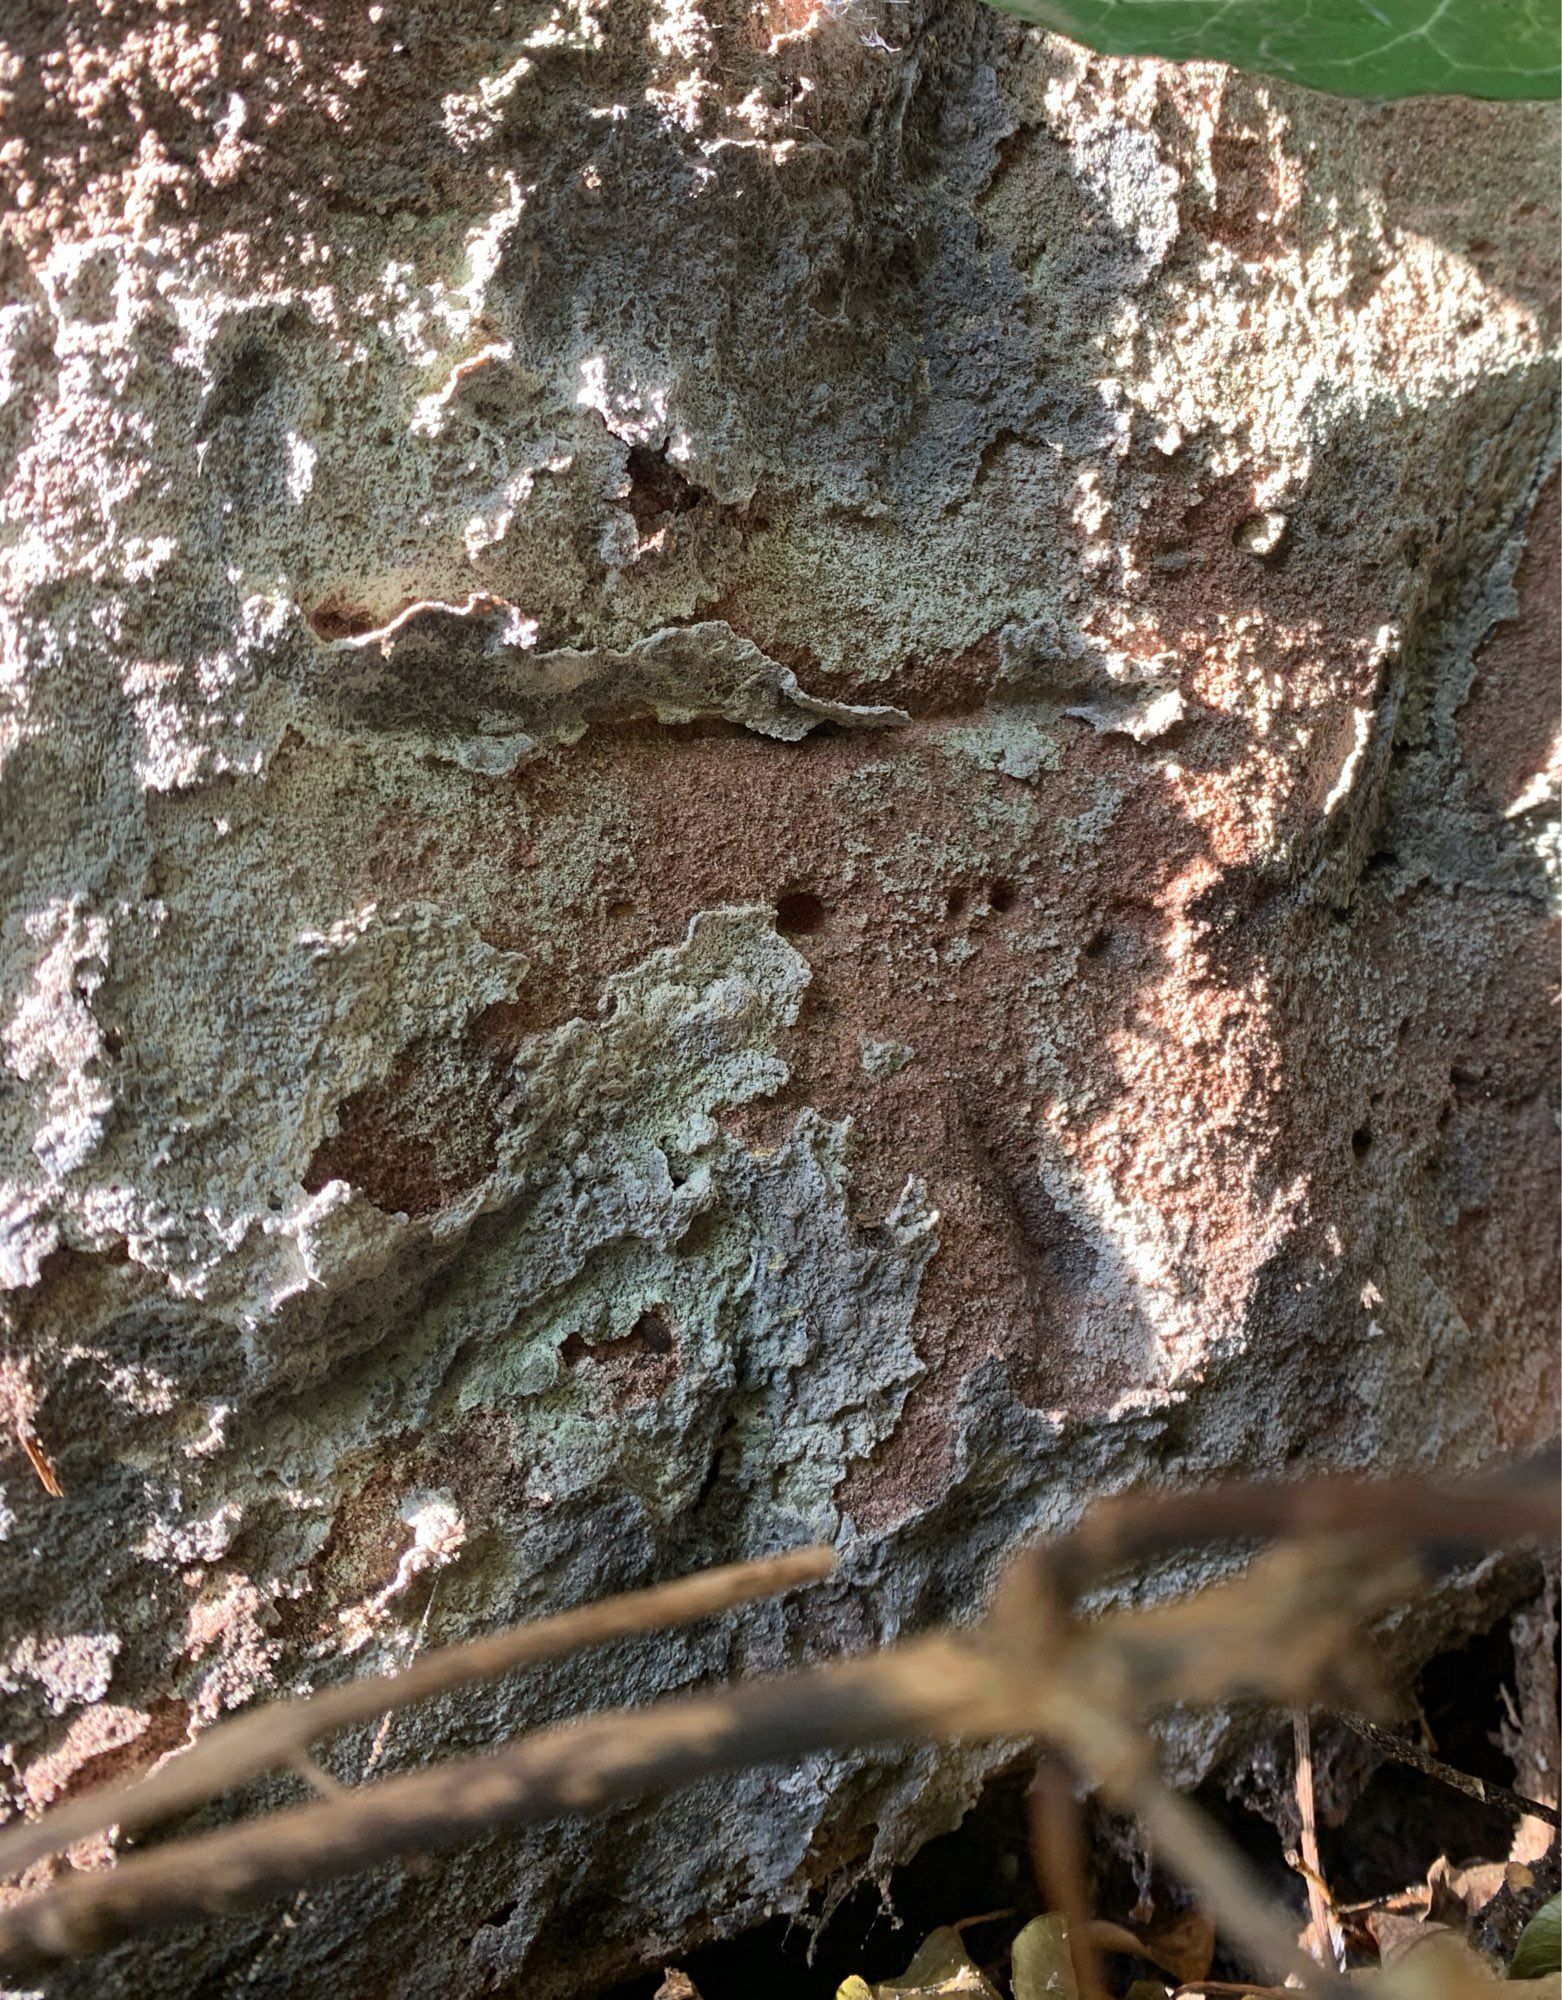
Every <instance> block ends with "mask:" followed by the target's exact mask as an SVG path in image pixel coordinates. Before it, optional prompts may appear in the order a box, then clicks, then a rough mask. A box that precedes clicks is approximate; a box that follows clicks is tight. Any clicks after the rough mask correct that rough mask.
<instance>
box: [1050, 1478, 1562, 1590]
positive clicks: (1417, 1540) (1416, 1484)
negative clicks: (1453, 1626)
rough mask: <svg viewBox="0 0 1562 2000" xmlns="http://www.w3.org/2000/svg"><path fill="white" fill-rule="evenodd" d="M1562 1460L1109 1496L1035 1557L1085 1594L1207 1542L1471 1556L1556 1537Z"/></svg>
mask: <svg viewBox="0 0 1562 2000" xmlns="http://www.w3.org/2000/svg"><path fill="white" fill-rule="evenodd" d="M1559 1463H1562V1462H1559V1459H1558V1455H1557V1453H1556V1452H1554V1451H1548V1452H1543V1453H1541V1454H1539V1455H1538V1456H1537V1457H1534V1458H1529V1459H1523V1460H1520V1461H1518V1462H1517V1463H1515V1464H1511V1465H1506V1466H1503V1467H1501V1468H1500V1469H1499V1470H1498V1471H1496V1472H1492V1473H1487V1474H1485V1475H1483V1476H1481V1477H1480V1478H1476V1479H1469V1480H1461V1481H1455V1482H1451V1483H1449V1484H1447V1485H1435V1484H1432V1483H1430V1482H1428V1481H1426V1480H1422V1479H1381V1480H1373V1479H1354V1478H1330V1479H1305V1480H1296V1481H1284V1480H1281V1481H1272V1482H1259V1481H1250V1480H1225V1481H1221V1482H1218V1483H1217V1484H1215V1485H1212V1486H1204V1487H1195V1488H1194V1489H1193V1490H1192V1491H1189V1492H1182V1493H1175V1492H1174V1493H1163V1492H1154V1491H1144V1492H1138V1493H1128V1494H1120V1495H1117V1496H1115V1497H1114V1498H1112V1499H1108V1500H1103V1501H1101V1502H1099V1503H1098V1504H1097V1505H1096V1506H1095V1507H1092V1508H1091V1510H1090V1512H1089V1513H1088V1514H1087V1515H1086V1516H1085V1518H1084V1519H1083V1520H1082V1521H1081V1522H1080V1524H1079V1526H1078V1527H1077V1528H1075V1529H1074V1530H1073V1531H1072V1532H1071V1533H1069V1534H1067V1535H1063V1536H1060V1537H1058V1538H1057V1539H1056V1540H1055V1541H1052V1542H1048V1543H1044V1544H1043V1545H1042V1546H1041V1547H1040V1548H1039V1549H1036V1550H1033V1551H1032V1552H1031V1554H1030V1556H1029V1558H1026V1560H1029V1561H1031V1562H1034V1563H1037V1564H1039V1565H1042V1566H1044V1567H1045V1569H1046V1571H1047V1573H1048V1575H1049V1577H1050V1579H1051V1580H1052V1583H1053V1585H1054V1587H1055V1588H1057V1589H1059V1590H1061V1591H1062V1592H1063V1593H1064V1594H1065V1595H1068V1596H1073V1595H1076V1594H1077V1593H1078V1592H1079V1591H1080V1590H1082V1589H1084V1588H1086V1587H1087V1586H1088V1585H1090V1584H1093V1583H1095V1582H1098V1581H1099V1580H1100V1579H1101V1578H1102V1577H1103V1576H1105V1575H1107V1574H1109V1573H1110V1572H1111V1571H1112V1570H1114V1569H1118V1568H1121V1567H1122V1566H1123V1565H1124V1564H1126V1563H1129V1562H1135V1561H1142V1560H1144V1559H1146V1558H1149V1557H1153V1556H1159V1555H1167V1554H1170V1553H1172V1552H1174V1551H1176V1550H1179V1549H1188V1548H1192V1547H1195V1546H1197V1545H1199V1544H1201V1543H1211V1542H1232V1541H1238V1542H1242V1541H1246V1542H1258V1541H1271V1540H1274V1539H1275V1538H1276V1537H1278V1536H1282V1535H1283V1536H1295V1537H1304V1536H1310V1535H1330V1534H1338V1533H1340V1532H1343V1531H1347V1530H1360V1529H1363V1528H1367V1527H1370V1528H1373V1529H1375V1530H1376V1531H1377V1532H1379V1533H1380V1534H1381V1535H1383V1536H1384V1537H1385V1538H1386V1539H1389V1540H1399V1541H1402V1542H1404V1543H1405V1544H1406V1545H1408V1546H1410V1547H1414V1548H1433V1547H1444V1548H1447V1549H1448V1550H1450V1551H1451V1552H1459V1553H1463V1552H1464V1551H1467V1550H1470V1549H1488V1548H1496V1547H1500V1546H1501V1545H1503V1544H1504V1543H1506V1542H1512V1541H1517V1540H1520V1539H1522V1538H1523V1537H1525V1536H1527V1535H1537V1536H1542V1537H1544V1538H1546V1539H1548V1540H1553V1541H1554V1540H1555V1538H1556V1532H1557V1479H1558V1471H1559Z"/></svg>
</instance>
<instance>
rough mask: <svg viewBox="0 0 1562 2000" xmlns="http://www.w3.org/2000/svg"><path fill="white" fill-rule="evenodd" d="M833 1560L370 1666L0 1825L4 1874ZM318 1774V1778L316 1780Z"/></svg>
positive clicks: (687, 1586)
mask: <svg viewBox="0 0 1562 2000" xmlns="http://www.w3.org/2000/svg"><path fill="white" fill-rule="evenodd" d="M834 1563H835V1556H834V1553H833V1551H831V1550H830V1549H826V1548H812V1549H797V1550H794V1551H793V1552H792V1553H790V1554H788V1555H781V1556H769V1557H766V1558H764V1559H763V1560H762V1561H759V1562H749V1563H734V1564H731V1565H728V1566H727V1567H725V1568H721V1569H709V1570H704V1571H702V1572H701V1573H700V1574H699V1575H697V1576H686V1577H680V1578H678V1579H677V1580H676V1581H675V1582H672V1583H660V1584H655V1585H653V1586H651V1588H649V1589H647V1590H632V1591H626V1592H625V1593H624V1594H623V1595H622V1596H619V1597H609V1598H604V1599H603V1600H602V1601H601V1602H600V1603H598V1604H585V1605H581V1606H579V1607H578V1608H576V1609H575V1610H573V1611H562V1612H559V1613H558V1614H557V1615H556V1616H555V1617H552V1618H540V1619H538V1620H536V1622H535V1623H533V1624H530V1625H516V1626H513V1627H511V1628H510V1629H509V1630H507V1631H503V1632H495V1633H491V1634H490V1635H489V1636H488V1637H487V1638H484V1639H474V1640H473V1641H472V1642H471V1643H470V1644H468V1645H464V1646H447V1647H445V1648H443V1649H442V1650H441V1651H439V1652H434V1653H426V1654H425V1655H424V1656H423V1658H422V1659H421V1660H418V1661H417V1662H415V1664H413V1665H412V1666H409V1667H404V1668H402V1670H401V1671H400V1672H399V1673H390V1674H375V1675H371V1676H368V1677H366V1678H365V1679H363V1680H357V1681H349V1682H347V1683H346V1685H345V1686H343V1687H335V1688H323V1689H321V1690H320V1692H319V1693H317V1694H312V1695H305V1696H303V1697H301V1698H300V1699H298V1700H295V1701H277V1702H271V1703H269V1704H268V1705H267V1706H266V1707H264V1708H259V1709H256V1710H255V1711H254V1712H253V1713H251V1714H249V1715H239V1716H235V1717H234V1718H233V1719H232V1720H231V1721H228V1722H221V1723H218V1724H217V1725H216V1726H215V1727H214V1728H212V1729H208V1730H207V1731H206V1733H205V1734H204V1735H203V1736H202V1737H201V1738H200V1740H199V1741H198V1742H197V1743H194V1744H192V1746H191V1747H190V1748H189V1749H188V1750H186V1751H184V1752H183V1753H182V1754H181V1755H179V1756H177V1757H174V1758H172V1759H170V1761H169V1762H168V1763H166V1764H164V1765H162V1766H161V1767H160V1768H159V1769H157V1770H155V1771H153V1772H150V1773H149V1774H148V1775H147V1776H145V1777H142V1778H132V1779H127V1780H126V1781H125V1782H124V1783H122V1784H118V1785H106V1786H104V1787H103V1788H102V1789H101V1790H98V1791H94V1792H88V1793H85V1794H84V1795H83V1796H82V1797H80V1798H76V1799H69V1800H67V1801H66V1802H65V1803H64V1804H63V1805H59V1806H56V1807H55V1808H54V1809H53V1811H52V1812H47V1813H44V1814H43V1815H42V1817H41V1818H39V1819H37V1820H34V1821H33V1822H31V1823H30V1824H26V1825H22V1826H16V1827H11V1828H8V1829H7V1830H6V1831H5V1832H3V1833H0V1878H4V1877H5V1876H7V1875H17V1874H20V1873H21V1871H22V1870H23V1869H24V1868H28V1867H31V1865H32V1863H33V1862H34V1861H37V1860H39V1859H40V1858H41V1857H42V1856H44V1855H46V1854H58V1853H59V1852H60V1851H61V1850H62V1849H64V1848H66V1847H69V1846H70V1845H71V1843H72V1842H73V1841H77V1840H83V1839H85V1838H86V1837H87V1835H89V1834H93V1833H100V1832H101V1831H102V1830H103V1829H104V1828H105V1827H109V1826H118V1827H119V1828H120V1829H121V1830H122V1831H123V1832H126V1833H130V1832H134V1831H136V1830H137V1829H138V1828H140V1827H144V1826H150V1825H152V1824H153V1823H154V1822H155V1821H157V1820H160V1819H166V1818H167V1817H168V1816H169V1814H171V1813H175V1812H181V1811H183V1810H184V1809H185V1808H186V1807H189V1806H195V1805H202V1804H204V1803H205V1802H206V1801H207V1800H208V1799H212V1798H216V1797H219V1796H220V1795H221V1794H222V1793H223V1792H225V1791H229V1790H231V1789H232V1788H233V1787H234V1786H235V1785H240V1784H243V1783H244V1782H245V1781H246V1780H248V1779H250V1778H256V1777H259V1776H261V1775H262V1774H263V1773H264V1772H266V1771H271V1770H275V1769H277V1768H278V1767H279V1766H281V1765H290V1766H292V1767H293V1768H295V1769H296V1768H298V1762H299V1759H300V1758H302V1757H305V1756H306V1755H307V1753H308V1750H309V1746H310V1745H311V1744H312V1743H317V1742H318V1741H319V1740H320V1738H321V1737H323V1736H329V1735H331V1734H333V1733H334V1732H335V1731H337V1730H339V1729H346V1728H349V1727H350V1726H351V1725H352V1724H353V1723H355V1722H368V1721H371V1720H373V1718H374V1717H376V1716H379V1715H383V1714H385V1713H386V1712H387V1710H390V1709H394V1708H404V1707H406V1705H407V1704H408V1703H409V1702H414V1701H425V1700H427V1699H428V1698H429V1697H430V1696H431V1695H436V1694H445V1693H447V1692H448V1691H449V1690H450V1689H452V1688H458V1687H465V1686H467V1685H469V1684H470V1683H471V1682H473V1681H479V1680H489V1679H492V1678H493V1676H494V1675H496V1674H504V1673H509V1672H511V1671H512V1670H513V1669H514V1668H516V1667H525V1666H535V1665H537V1664H538V1663H539V1662H541V1661H543V1660H556V1659H559V1658H561V1657H562V1656H563V1655H565V1654H567V1653H573V1652H577V1651H579V1650H580V1649H581V1648H582V1647H585V1646H601V1645H606V1644H607V1643H608V1642H609V1641H610V1640H613V1639H629V1638H635V1637H637V1636H639V1635H640V1634H642V1633H645V1632H653V1631H656V1630H658V1629H660V1628H662V1627H665V1626H669V1625H688V1624H692V1623H693V1621H694V1620H695V1619H698V1618H709V1617H712V1616H714V1615H715V1614H716V1613H717V1612H720V1611H729V1610H731V1609H732V1608H733V1607H734V1606H735V1605H739V1604H747V1603H750V1602H751V1601H752V1600H753V1599H755V1598H761V1597H773V1596H775V1595H776V1594H777V1593H778V1592H780V1591H783V1590H792V1589H795V1588H796V1587H797V1586H798V1585H799V1584H805V1583H813V1582H816V1581H817V1580H818V1579H819V1578H821V1577H825V1576H828V1575H829V1573H830V1571H831V1569H832V1568H833V1566H834ZM311 1782H313V1780H311Z"/></svg>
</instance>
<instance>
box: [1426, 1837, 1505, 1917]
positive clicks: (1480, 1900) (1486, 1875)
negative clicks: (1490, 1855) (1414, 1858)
mask: <svg viewBox="0 0 1562 2000" xmlns="http://www.w3.org/2000/svg"><path fill="white" fill-rule="evenodd" d="M1506 1873H1507V1866H1506V1863H1504V1862H1501V1861H1479V1862H1475V1863H1473V1864H1472V1865H1471V1866H1470V1867H1468V1868H1456V1867H1455V1866H1454V1865H1453V1863H1452V1862H1451V1861H1450V1860H1449V1859H1448V1856H1447V1855H1446V1854H1440V1855H1439V1856H1438V1857H1437V1859H1436V1860H1435V1861H1434V1862H1433V1863H1432V1865H1431V1867H1430V1868H1429V1869H1428V1870H1427V1871H1426V1887H1427V1897H1428V1901H1427V1916H1428V1918H1429V1919H1430V1920H1431V1921H1432V1922H1433V1923H1434V1924H1452V1925H1454V1926H1455V1927H1456V1928H1458V1927H1460V1926H1463V1925H1464V1924H1466V1923H1468V1922H1469V1921H1470V1920H1471V1919H1472V1918H1474V1917H1477V1916H1479V1915H1480V1913H1481V1911H1482V1910H1484V1909H1485V1907H1486V1905H1487V1904H1488V1903H1489V1902H1490V1901H1491V1899H1492V1897H1493V1896H1495V1895H1496V1894H1497V1892H1498V1891H1499V1890H1500V1889H1501V1888H1502V1886H1503V1881H1504V1878H1505V1876H1506Z"/></svg>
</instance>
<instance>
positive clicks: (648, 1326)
mask: <svg viewBox="0 0 1562 2000" xmlns="http://www.w3.org/2000/svg"><path fill="white" fill-rule="evenodd" d="M634 1337H635V1339H636V1340H638V1341H639V1343H640V1345H641V1346H642V1347H643V1348H644V1349H645V1351H646V1353H647V1354H671V1353H672V1351H673V1330H672V1326H671V1324H670V1323H669V1321H668V1318H667V1312H666V1308H665V1307H663V1306H651V1307H648V1308H647V1310H646V1311H645V1312H643V1313H641V1315H640V1317H639V1318H638V1319H637V1320H636V1321H635V1326H634Z"/></svg>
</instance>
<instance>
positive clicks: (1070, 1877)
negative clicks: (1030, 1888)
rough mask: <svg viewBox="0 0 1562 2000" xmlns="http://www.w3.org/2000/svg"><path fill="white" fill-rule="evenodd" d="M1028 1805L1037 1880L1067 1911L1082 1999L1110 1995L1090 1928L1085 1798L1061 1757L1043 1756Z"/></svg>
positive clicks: (1049, 1901) (1049, 1900)
mask: <svg viewBox="0 0 1562 2000" xmlns="http://www.w3.org/2000/svg"><path fill="white" fill-rule="evenodd" d="M1026 1806H1027V1810H1028V1818H1029V1821H1030V1846H1031V1860H1032V1864H1033V1866H1034V1868H1035V1871H1036V1880H1037V1884H1038V1886H1039V1887H1040V1889H1041V1893H1042V1899H1043V1902H1044V1903H1045V1905H1046V1907H1047V1908H1048V1909H1053V1910H1058V1911H1060V1912H1061V1913H1062V1917H1063V1923H1064V1927H1065V1930H1066V1933H1067V1937H1068V1951H1069V1957H1070V1959H1071V1960H1072V1961H1073V1966H1074V1984H1075V1986H1076V1987H1077V1988H1078V1990H1079V2000H1107V1994H1106V1982H1105V1980H1104V1979H1103V1978H1102V1976H1101V1954H1100V1952H1099V1951H1098V1950H1097V1948H1096V1942H1095V1939H1094V1937H1093V1936H1092V1935H1091V1930H1090V1891H1089V1887H1088V1885H1087V1883H1086V1879H1085V1862H1084V1839H1083V1835H1082V1830H1081V1827H1080V1814H1079V1800H1078V1798H1077V1797H1076V1796H1075V1792H1074V1780H1073V1776H1072V1774H1071V1773H1070V1772H1069V1771H1068V1770H1067V1769H1066V1768H1065V1767H1064V1765H1063V1764H1062V1763H1061V1761H1060V1760H1059V1759H1058V1758H1056V1757H1048V1756H1043V1757H1042V1758H1041V1759H1040V1761H1039V1762H1038V1764H1037V1766H1036V1776H1035V1779H1034V1781H1033V1782H1032V1784H1031V1788H1030V1791H1029V1793H1028V1795H1027V1798H1026Z"/></svg>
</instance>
